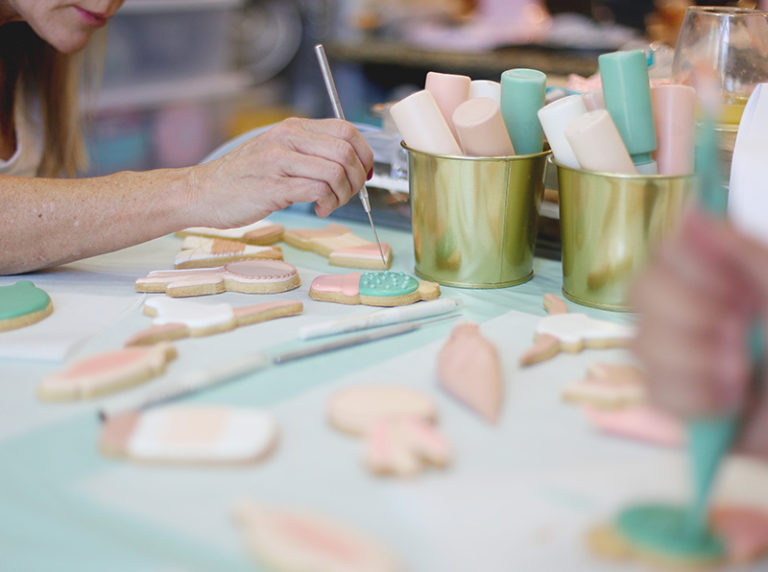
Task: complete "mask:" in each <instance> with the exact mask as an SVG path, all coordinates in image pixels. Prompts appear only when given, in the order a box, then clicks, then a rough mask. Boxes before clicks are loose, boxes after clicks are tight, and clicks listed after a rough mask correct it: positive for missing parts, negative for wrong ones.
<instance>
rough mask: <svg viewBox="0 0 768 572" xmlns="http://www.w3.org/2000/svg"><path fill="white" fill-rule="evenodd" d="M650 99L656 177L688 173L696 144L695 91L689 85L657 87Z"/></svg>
mask: <svg viewBox="0 0 768 572" xmlns="http://www.w3.org/2000/svg"><path fill="white" fill-rule="evenodd" d="M651 97H652V99H653V119H654V123H655V124H656V125H655V127H656V139H657V141H658V148H657V149H656V163H657V164H658V167H659V174H660V175H690V174H692V173H693V154H694V153H693V152H694V146H695V143H696V141H695V139H696V90H695V89H694V88H692V87H691V86H689V85H657V86H655V87H654V88H652V89H651Z"/></svg>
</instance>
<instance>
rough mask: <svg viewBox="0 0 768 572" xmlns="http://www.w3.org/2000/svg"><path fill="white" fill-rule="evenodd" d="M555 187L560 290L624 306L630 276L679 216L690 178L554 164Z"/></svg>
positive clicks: (592, 302) (610, 306) (586, 300)
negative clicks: (555, 172)
mask: <svg viewBox="0 0 768 572" xmlns="http://www.w3.org/2000/svg"><path fill="white" fill-rule="evenodd" d="M555 165H556V166H557V177H558V182H559V184H558V186H559V188H560V241H561V247H562V257H563V294H565V296H566V297H567V298H569V299H570V300H573V301H574V302H578V303H579V304H583V305H585V306H593V307H595V308H602V309H604V310H619V311H629V310H630V307H629V300H628V293H629V287H630V285H631V283H632V281H633V280H634V279H635V277H636V276H637V274H638V272H639V271H640V270H642V269H643V267H644V266H645V265H646V263H647V262H648V259H649V258H650V255H651V252H652V250H653V248H654V246H655V245H656V244H657V242H658V241H659V239H661V238H662V237H664V236H665V235H666V234H667V233H669V231H670V230H672V229H674V228H675V227H676V226H677V224H678V222H679V221H680V219H681V218H682V212H683V208H684V206H685V203H686V201H687V200H688V198H689V197H690V196H692V195H691V193H692V192H693V191H694V189H695V184H696V183H695V181H696V179H695V177H694V176H693V175H690V176H664V175H617V174H610V173H596V172H593V171H584V170H582V169H572V168H570V167H566V166H564V165H560V164H558V163H555Z"/></svg>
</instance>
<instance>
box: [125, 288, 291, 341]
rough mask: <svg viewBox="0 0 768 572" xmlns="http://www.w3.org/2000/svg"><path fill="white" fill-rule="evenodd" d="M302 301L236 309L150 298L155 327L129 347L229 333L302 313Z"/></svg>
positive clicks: (146, 306)
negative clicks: (250, 325)
mask: <svg viewBox="0 0 768 572" xmlns="http://www.w3.org/2000/svg"><path fill="white" fill-rule="evenodd" d="M303 309H304V305H303V304H302V303H301V302H297V301H293V300H281V301H277V302H265V303H264V304H255V305H253V306H242V307H239V308H233V307H232V305H231V304H226V303H222V304H202V303H199V302H193V301H190V300H178V299H176V298H167V297H161V298H151V299H149V300H147V302H146V304H144V313H145V314H147V315H148V316H152V317H153V320H152V324H153V325H152V327H150V328H147V329H146V330H142V331H141V332H139V333H137V334H135V335H134V336H132V337H131V338H130V339H129V340H128V341H127V342H125V345H126V346H146V345H151V344H156V343H157V342H159V341H171V340H178V339H181V338H187V337H190V336H208V335H211V334H217V333H219V332H228V331H230V330H234V329H235V328H237V327H240V326H247V325H249V324H256V323H258V322H265V321H267V320H274V319H276V318H282V317H285V316H294V315H296V314H300V313H301V312H302V311H303Z"/></svg>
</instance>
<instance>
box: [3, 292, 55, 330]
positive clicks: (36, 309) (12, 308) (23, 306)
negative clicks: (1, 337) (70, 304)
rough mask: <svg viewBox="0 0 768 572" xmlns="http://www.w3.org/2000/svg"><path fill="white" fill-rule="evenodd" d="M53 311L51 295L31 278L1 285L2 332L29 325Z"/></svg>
mask: <svg viewBox="0 0 768 572" xmlns="http://www.w3.org/2000/svg"><path fill="white" fill-rule="evenodd" d="M51 312H53V303H52V302H51V297H50V296H48V294H47V293H46V292H45V291H44V290H41V289H40V288H38V287H37V286H35V285H34V284H32V282H30V281H29V280H20V281H18V282H16V283H15V284H11V285H10V286H0V332H5V331H7V330H15V329H16V328H23V327H24V326H29V325H31V324H34V323H36V322H39V321H40V320H42V319H43V318H46V317H48V316H49V315H50V314H51Z"/></svg>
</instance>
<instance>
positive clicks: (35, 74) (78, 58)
mask: <svg viewBox="0 0 768 572" xmlns="http://www.w3.org/2000/svg"><path fill="white" fill-rule="evenodd" d="M82 59H83V56H82V54H63V53H61V52H58V51H57V50H56V49H54V48H53V47H52V46H50V45H49V44H47V43H46V42H44V41H43V40H42V39H40V37H38V35H37V34H36V33H35V32H34V31H32V29H31V28H30V27H29V26H28V25H27V24H25V23H23V22H14V23H10V24H6V25H4V26H3V27H2V30H1V31H0V66H2V68H0V69H2V72H1V73H2V74H4V76H5V77H3V78H2V79H3V81H2V86H1V87H0V134H2V136H4V137H9V136H10V137H12V136H13V132H14V131H13V129H14V107H15V104H16V97H17V95H18V96H20V97H23V98H24V101H26V102H30V101H38V102H39V109H40V119H41V121H42V127H43V137H44V142H43V158H42V162H41V164H40V166H39V168H38V175H40V176H47V177H56V176H62V175H68V176H74V175H75V174H76V173H77V171H78V170H82V169H85V167H86V166H87V155H86V152H85V143H84V140H83V132H82V125H81V115H82V114H81V108H80V101H79V88H80V75H81V68H82Z"/></svg>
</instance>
